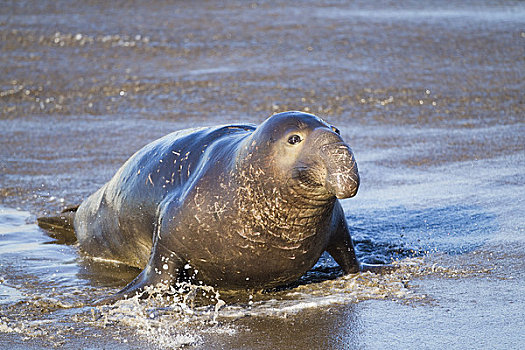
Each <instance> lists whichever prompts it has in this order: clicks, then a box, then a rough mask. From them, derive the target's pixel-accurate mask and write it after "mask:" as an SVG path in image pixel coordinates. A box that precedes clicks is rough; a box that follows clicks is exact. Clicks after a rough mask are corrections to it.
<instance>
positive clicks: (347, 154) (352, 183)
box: [320, 142, 359, 199]
mask: <svg viewBox="0 0 525 350" xmlns="http://www.w3.org/2000/svg"><path fill="white" fill-rule="evenodd" d="M320 153H321V157H322V158H323V159H324V161H325V165H326V189H327V190H328V191H329V192H330V193H332V194H333V195H335V196H336V197H337V198H339V199H343V198H350V197H353V196H355V195H356V194H357V189H358V188H359V173H358V171H357V163H356V161H355V158H354V154H353V153H352V150H351V149H350V147H349V146H348V145H347V144H346V143H344V142H336V143H330V144H327V145H324V146H322V147H321V148H320Z"/></svg>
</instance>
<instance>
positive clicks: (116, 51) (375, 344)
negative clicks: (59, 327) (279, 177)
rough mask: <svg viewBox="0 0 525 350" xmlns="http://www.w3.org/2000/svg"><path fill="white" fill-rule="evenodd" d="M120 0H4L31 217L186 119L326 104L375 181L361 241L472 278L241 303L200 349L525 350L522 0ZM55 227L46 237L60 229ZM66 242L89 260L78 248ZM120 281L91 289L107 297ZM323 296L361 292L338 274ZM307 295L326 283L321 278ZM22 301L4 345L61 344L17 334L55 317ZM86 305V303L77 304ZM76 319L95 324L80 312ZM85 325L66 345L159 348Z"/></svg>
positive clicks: (20, 188) (9, 112)
mask: <svg viewBox="0 0 525 350" xmlns="http://www.w3.org/2000/svg"><path fill="white" fill-rule="evenodd" d="M110 4H111V5H108V4H105V3H101V2H98V1H79V2H70V1H24V2H4V3H2V11H1V13H0V63H1V64H0V205H1V206H2V207H3V208H13V209H15V208H18V211H19V212H20V211H27V212H28V213H29V214H27V215H28V216H27V217H26V219H25V220H27V221H29V222H31V221H32V220H34V218H35V217H36V216H40V215H45V214H52V213H55V212H57V211H59V210H61V209H62V208H63V207H64V206H66V205H69V204H75V203H78V202H80V201H81V200H82V199H83V198H85V197H86V196H87V195H89V194H90V193H92V192H93V191H95V190H96V189H97V188H98V187H99V186H101V185H102V184H104V183H105V182H106V181H107V180H108V179H109V178H110V177H111V176H112V175H113V173H114V172H115V171H116V169H117V168H118V167H119V166H120V165H121V164H122V163H123V162H124V161H125V160H126V159H127V158H128V157H129V156H130V155H131V154H133V153H134V152H135V151H136V150H138V149H139V148H140V147H142V146H143V145H145V144H146V143H148V142H150V141H152V140H154V139H156V138H158V137H160V136H163V135H165V134H166V133H168V132H170V131H173V130H178V129H182V128H186V127H192V126H198V125H199V126H200V125H214V124H223V123H230V122H250V123H259V122H261V121H262V120H264V119H265V118H266V117H267V116H269V115H271V114H272V113H274V112H279V111H284V110H304V111H308V112H312V113H315V114H317V115H319V116H321V117H323V118H325V119H327V120H329V121H330V122H331V123H333V124H335V125H337V126H338V127H339V128H340V129H341V131H342V134H343V136H344V137H345V139H346V140H347V141H348V143H349V144H350V145H351V146H352V148H353V149H354V152H355V154H356V158H357V161H358V163H359V169H360V171H361V176H362V189H361V192H360V194H359V195H358V196H357V197H356V198H355V199H352V200H351V201H348V202H345V203H344V207H345V211H346V213H347V216H348V219H349V223H350V225H351V226H353V227H354V228H355V229H356V232H357V236H356V237H357V238H358V239H360V240H363V241H365V240H366V239H367V237H369V236H372V237H374V239H375V240H377V241H378V242H380V243H381V244H383V243H384V245H385V246H388V245H389V244H390V245H394V246H396V247H401V246H403V247H404V246H410V247H412V248H413V247H416V248H414V249H416V250H418V251H420V252H425V254H422V255H423V256H424V259H425V263H423V264H425V266H427V265H428V266H430V267H432V266H438V267H443V268H446V269H449V268H451V267H454V268H455V269H457V270H458V271H461V273H459V275H460V277H457V276H456V277H452V275H451V274H449V273H448V272H447V274H445V275H446V276H445V277H443V274H440V273H425V274H418V273H416V274H412V275H410V276H409V277H408V279H407V281H408V280H409V281H410V282H407V283H408V284H409V285H410V291H411V292H413V293H416V294H417V295H420V296H421V295H425V296H426V297H425V298H417V299H418V301H417V302H416V301H413V300H412V299H410V300H404V301H403V300H402V301H399V300H398V298H396V297H393V296H392V295H390V294H388V295H387V296H385V298H384V299H385V300H376V299H378V298H375V297H374V298H371V299H373V300H368V301H356V300H346V301H345V300H344V298H343V299H341V300H338V301H337V302H335V303H331V304H330V303H329V304H328V306H327V305H319V303H317V302H318V301H319V300H318V299H315V300H314V301H312V300H310V299H306V301H308V300H310V301H311V302H312V304H313V306H312V307H311V308H301V307H297V309H298V310H299V311H294V312H290V313H289V314H287V313H286V312H283V308H285V306H284V305H283V304H279V305H277V306H275V310H274V311H275V312H274V313H275V314H276V315H277V316H276V315H273V314H272V315H270V316H269V315H267V314H265V313H260V314H255V315H254V316H253V317H248V316H246V315H248V314H249V312H246V310H245V312H244V313H243V315H244V316H245V317H239V318H237V317H236V316H233V315H235V312H234V311H232V310H233V309H228V308H225V310H224V321H223V322H224V323H222V325H221V327H219V330H222V332H221V331H216V332H215V333H213V332H209V331H202V329H200V328H199V329H200V332H201V333H199V334H200V336H199V337H198V339H197V340H193V341H189V342H188V343H189V344H190V345H189V346H190V347H194V348H225V349H228V348H234V349H274V348H283V349H284V348H287V349H292V348H297V349H299V348H312V349H313V348H318V349H343V348H358V349H375V348H421V347H422V348H443V347H447V348H465V347H466V348H478V347H488V348H502V349H503V348H516V349H517V348H520V346H524V345H525V343H523V340H522V338H521V337H520V336H519V334H520V333H522V331H523V329H524V327H525V324H524V321H523V320H522V316H521V315H522V314H523V313H524V312H525V303H524V301H523V298H522V296H523V295H524V292H525V275H524V271H525V269H524V267H525V266H524V264H525V263H524V261H525V255H524V248H525V241H524V235H525V225H524V220H523V217H522V213H523V210H524V209H525V205H524V203H523V194H524V193H523V189H524V185H525V175H524V174H525V148H524V144H525V140H524V135H525V123H524V121H525V117H524V116H525V108H524V100H525V94H524V90H525V86H524V83H523V82H524V81H525V5H524V4H523V3H522V2H519V1H483V2H479V1H457V2H447V3H446V4H445V3H441V2H438V3H434V2H431V1H413V2H404V3H403V4H404V5H403V6H402V7H401V6H400V5H397V3H392V2H389V1H374V2H367V1H355V2H344V1H304V2H301V6H300V7H298V6H297V5H296V4H295V3H294V2H285V1H259V2H245V1H230V2H228V3H227V4H221V3H220V2H212V1H188V2H175V3H173V2H170V1H153V2H147V4H146V3H134V2H133V3H132V2H122V3H119V4H115V3H110ZM17 215H18V214H17ZM22 217H23V215H22ZM6 220H7V219H6ZM0 224H7V221H6V222H0ZM31 230H33V231H31ZM37 230H38V229H36V228H34V229H33V228H31V229H30V232H33V234H35V235H42V237H44V236H43V233H41V232H39V231H37ZM2 237H6V236H0V246H1V245H2ZM35 237H36V236H35ZM356 237H354V238H356ZM5 242H6V239H4V244H6V243H5ZM22 242H23V240H20V241H18V243H17V246H20V245H21V244H22ZM412 248H410V249H412ZM38 249H40V248H37V250H38ZM42 249H43V248H42ZM46 249H48V248H47V247H46ZM57 249H58V248H57ZM68 249H70V248H68ZM396 249H397V248H396ZM42 251H44V250H41V252H42ZM0 252H1V253H3V254H8V253H9V252H8V250H7V249H6V248H4V249H2V250H0ZM375 252H376V253H377V251H375ZM372 253H374V251H373V252H372ZM67 254H69V255H67V256H68V258H67V259H72V260H75V259H76V257H78V255H77V254H78V252H76V251H75V250H71V251H68V253H67ZM362 254H363V255H365V254H366V252H365V250H364V249H363V250H362ZM388 254H390V255H388ZM388 254H387V257H389V258H390V257H394V256H395V254H394V253H391V252H390V253H388ZM23 255H24V254H22V253H20V255H15V257H16V258H17V259H18V258H20V261H18V260H16V259H15V260H16V261H18V262H16V261H15V263H13V266H14V267H13V266H11V267H10V268H12V269H14V270H13V271H21V270H23V269H24V266H25V265H24V264H25V263H24V261H25V260H24V259H23ZM422 255H419V256H422ZM407 257H408V254H404V255H403V254H401V258H407ZM3 259H4V260H2V259H0V260H2V261H3V262H4V263H5V262H6V261H8V260H9V259H11V260H12V259H13V257H12V256H11V257H9V258H7V255H4V258H3ZM68 261H69V260H68ZM56 264H57V266H58V265H61V264H63V263H62V262H60V263H56ZM73 265H74V266H77V264H76V263H73ZM75 268H76V267H75ZM425 269H426V267H425ZM9 271H11V270H9V269H7V267H6V266H5V264H4V265H2V266H1V268H0V272H1V274H0V283H3V284H4V285H5V286H16V285H17V283H15V282H16V281H17V279H22V276H21V275H16V273H15V275H11V274H10V272H9ZM35 271H36V270H35ZM75 271H76V270H75ZM425 271H427V270H425ZM447 271H449V270H447ZM469 271H470V272H472V271H478V272H479V271H490V273H485V272H482V273H481V272H480V273H477V272H476V273H472V274H469V273H467V272H469ZM33 272H34V271H33ZM35 273H36V272H35ZM91 274H93V272H91ZM128 274H129V272H128ZM466 275H469V277H468V278H467V277H465V276H466ZM17 276H18V277H17ZM462 276H463V277H462ZM397 277H398V278H399V279H400V280H403V278H402V277H401V276H397ZM90 278H93V276H92V275H91V276H89V274H88V277H86V278H84V279H82V278H81V277H78V278H77V280H75V282H71V280H69V282H65V284H67V283H72V284H75V283H77V284H79V285H83V284H82V283H80V282H78V280H89V279H90ZM126 278H129V275H128V276H127V277H122V279H124V280H125V279H126ZM71 279H72V280H73V279H75V277H71ZM376 282H377V281H376ZM104 283H106V284H104ZM122 283H123V282H122V280H117V281H115V280H111V279H109V280H106V282H104V281H102V280H98V281H96V282H94V283H93V284H94V285H96V286H98V287H97V288H99V287H100V286H102V287H100V288H105V289H104V290H103V291H102V292H101V293H106V292H108V291H111V290H113V289H111V288H115V286H118V285H120V284H122ZM378 283H379V282H378ZM345 286H347V285H346V284H345ZM58 287H60V284H58ZM86 288H87V287H86ZM90 288H94V287H90ZM323 288H324V289H325V290H324V291H323V293H326V289H327V288H335V289H336V294H337V293H343V290H342V289H337V288H336V287H334V285H332V284H322V285H321V289H323ZM80 290H81V291H82V289H80ZM87 290H89V291H91V289H89V288H88V289H87ZM17 291H18V292H20V293H26V294H31V293H40V292H41V291H40V290H39V287H38V286H36V285H35V286H32V287H27V289H26V290H23V288H18V287H16V288H15V287H13V291H11V292H12V293H14V294H16V293H17ZM369 292H370V293H372V291H371V290H369ZM7 294H9V293H7ZM14 294H13V295H14ZM305 294H308V295H314V294H315V288H313V289H309V290H307V291H306V292H305ZM327 294H328V293H327ZM520 295H521V297H520ZM6 298H7V299H6V300H10V299H9V297H6ZM365 299H367V298H365ZM401 299H402V298H401ZM420 299H421V300H423V301H421V300H420ZM20 300H21V299H19V298H17V297H16V296H14V297H13V298H12V302H11V303H10V302H9V301H6V302H4V303H2V304H1V305H2V313H3V315H2V317H3V318H2V319H0V345H2V346H10V347H11V348H26V347H27V348H31V347H35V348H39V347H40V346H42V344H43V346H53V341H51V342H49V341H47V340H45V339H43V338H42V337H39V336H38V334H37V335H34V334H35V333H34V332H33V335H27V334H24V332H14V331H6V329H7V328H5V327H4V328H2V325H4V326H6V327H11V329H13V327H12V324H13V322H15V321H17V322H22V321H23V320H24V317H25V318H26V319H27V320H29V319H31V320H35V319H36V320H38V319H39V316H38V315H37V313H35V312H34V311H30V310H29V309H25V306H24V303H23V302H20ZM85 300H86V299H85V297H82V296H78V300H76V302H79V303H82V302H84V301H85ZM323 300H324V299H323ZM306 301H305V302H306ZM300 303H301V302H299V301H296V304H300ZM316 303H317V304H316ZM265 305H266V304H265ZM286 307H289V305H288V304H286ZM73 313H74V312H73ZM15 314H16V317H15V316H14V315H15ZM29 314H30V316H29ZM10 315H11V316H10ZM24 315H25V316H24ZM9 317H11V318H9ZM54 317H56V318H54ZM64 317H65V316H64V315H58V316H49V315H48V314H46V319H48V320H51V321H50V322H52V321H53V320H55V321H57V322H61V323H64ZM10 322H11V323H10ZM42 327H44V326H42ZM71 327H72V329H73V330H78V329H79V328H81V327H82V323H81V322H77V323H75V324H74V325H73V326H71ZM86 327H87V328H89V329H90V330H89V331H86V332H85V333H82V336H76V335H75V332H73V331H71V332H69V333H68V332H66V331H64V335H63V336H62V337H59V339H60V341H57V343H56V344H58V345H59V346H64V347H66V348H67V347H77V346H80V347H87V348H93V347H94V348H104V347H112V348H113V347H114V346H115V347H116V348H119V347H121V348H139V347H140V348H144V347H152V348H154V347H155V346H158V344H157V345H155V344H154V343H149V342H145V341H144V340H143V339H141V338H136V337H134V336H133V330H132V329H131V330H130V329H129V328H126V326H121V327H122V328H119V334H121V337H120V338H117V339H114V337H113V335H112V333H111V331H110V330H108V329H103V328H97V327H94V328H90V327H92V325H89V326H87V325H86ZM44 328H45V327H44ZM33 330H34V329H33ZM93 339H101V342H99V341H98V340H97V341H94V340H93ZM8 344H9V345H8ZM173 344H174V345H177V344H178V343H176V341H174V343H173ZM179 344H185V343H184V341H181V343H179Z"/></svg>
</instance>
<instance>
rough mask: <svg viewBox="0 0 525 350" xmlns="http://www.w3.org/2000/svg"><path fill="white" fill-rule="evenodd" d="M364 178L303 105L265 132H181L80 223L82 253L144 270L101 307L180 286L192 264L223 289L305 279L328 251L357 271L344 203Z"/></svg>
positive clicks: (99, 198) (137, 157)
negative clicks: (152, 290) (158, 288)
mask: <svg viewBox="0 0 525 350" xmlns="http://www.w3.org/2000/svg"><path fill="white" fill-rule="evenodd" d="M358 187H359V175H358V171H357V165H356V162H355V160H354V156H353V154H352V151H351V150H350V148H349V147H348V145H347V144H346V143H344V141H343V140H342V139H341V137H340V135H339V132H338V130H337V129H336V128H334V127H332V126H331V125H329V124H327V123H326V122H324V121H323V120H321V119H320V118H318V117H316V116H313V115H311V114H306V113H301V112H285V113H280V114H276V115H274V116H272V117H270V118H268V119H267V120H266V121H265V122H263V123H262V124H261V125H259V126H258V127H255V126H252V125H230V126H219V127H209V128H201V129H191V130H183V131H179V132H175V133H172V134H169V135H167V136H165V137H163V138H161V139H159V140H157V141H154V142H152V143H150V144H149V145H147V146H145V147H144V148H142V149H141V150H139V151H138V152H137V153H136V154H134V155H133V156H132V157H131V158H130V159H129V160H128V161H127V162H126V163H125V164H124V165H123V166H122V167H121V168H120V169H119V170H118V172H117V173H116V174H115V176H114V177H113V178H112V179H111V180H110V181H109V182H108V183H107V184H105V185H104V186H103V187H102V188H101V189H99V190H98V191H97V192H95V193H94V194H93V195H91V196H90V197H89V198H87V199H86V200H85V201H84V202H83V203H82V204H81V205H80V207H79V208H78V211H77V212H76V215H75V219H74V227H75V232H76V235H77V238H78V241H79V244H80V247H81V249H82V250H83V251H84V252H86V253H87V254H89V255H93V256H97V257H102V258H106V259H113V260H118V261H122V262H124V263H126V264H129V265H131V266H136V267H139V268H142V269H143V271H142V272H141V273H140V274H139V275H138V276H137V278H136V279H135V280H133V281H132V282H131V283H130V284H129V285H128V286H126V287H125V288H124V289H123V290H121V291H120V292H118V293H117V294H115V295H114V296H112V297H110V298H107V299H106V300H104V301H103V302H108V301H113V300H117V299H120V298H123V297H129V296H132V295H134V294H135V293H141V292H142V291H144V288H145V287H146V286H150V285H157V284H158V283H163V284H166V285H172V284H174V283H175V282H176V281H177V278H178V277H180V275H181V274H182V272H183V271H184V270H185V268H186V269H187V268H188V266H191V269H192V271H193V272H194V275H195V278H196V279H197V280H199V281H202V282H203V283H205V284H208V285H212V286H217V287H222V288H250V289H252V288H254V289H258V288H270V287H275V286H279V285H284V284H287V283H290V282H293V281H295V280H297V279H298V278H299V277H300V276H301V275H303V274H304V273H305V272H306V271H308V270H309V269H311V268H312V267H313V265H314V264H315V263H316V262H317V260H318V259H319V257H320V256H321V255H322V254H323V252H324V251H328V252H329V253H330V254H331V255H332V256H333V258H334V259H335V261H336V262H337V263H338V264H339V265H341V267H342V268H343V271H344V272H345V273H355V272H358V271H359V267H360V265H359V263H358V261H357V259H356V256H355V252H354V247H353V245H352V241H351V238H350V233H349V230H348V226H347V223H346V220H345V216H344V212H343V210H342V208H341V204H340V203H339V200H338V199H342V198H349V197H353V196H354V195H355V194H356V192H357V189H358Z"/></svg>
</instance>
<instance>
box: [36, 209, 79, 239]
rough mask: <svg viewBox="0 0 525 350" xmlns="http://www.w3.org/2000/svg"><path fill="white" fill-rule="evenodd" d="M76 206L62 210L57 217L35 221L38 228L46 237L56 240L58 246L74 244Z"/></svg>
mask: <svg viewBox="0 0 525 350" xmlns="http://www.w3.org/2000/svg"><path fill="white" fill-rule="evenodd" d="M77 209H78V205H77V206H74V207H69V208H66V209H64V210H63V211H62V212H61V213H60V215H59V216H50V217H41V218H37V219H36V221H37V223H38V226H40V227H41V228H42V229H44V230H45V231H46V233H47V235H48V236H49V237H51V238H54V239H56V240H57V243H59V244H74V243H76V241H77V237H76V236H75V228H74V226H73V222H74V221H75V213H76V211H77Z"/></svg>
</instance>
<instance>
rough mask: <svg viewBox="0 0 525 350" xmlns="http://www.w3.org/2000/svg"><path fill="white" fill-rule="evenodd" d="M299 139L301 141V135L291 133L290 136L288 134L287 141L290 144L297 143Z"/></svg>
mask: <svg viewBox="0 0 525 350" xmlns="http://www.w3.org/2000/svg"><path fill="white" fill-rule="evenodd" d="M301 141H302V139H301V136H299V135H292V136H290V137H289V138H288V143H289V144H290V145H296V144H298V143H299V142H301Z"/></svg>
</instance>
